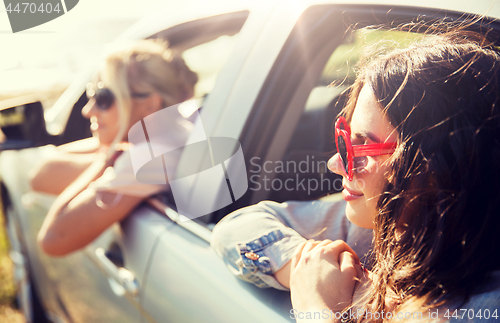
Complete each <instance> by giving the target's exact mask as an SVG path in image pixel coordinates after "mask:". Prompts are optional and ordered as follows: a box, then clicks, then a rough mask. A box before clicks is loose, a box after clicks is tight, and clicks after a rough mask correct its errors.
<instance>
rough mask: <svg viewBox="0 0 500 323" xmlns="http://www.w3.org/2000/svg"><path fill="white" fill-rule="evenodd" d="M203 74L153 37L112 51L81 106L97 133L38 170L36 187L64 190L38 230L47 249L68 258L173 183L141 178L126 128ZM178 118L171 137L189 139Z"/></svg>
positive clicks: (175, 98)
mask: <svg viewBox="0 0 500 323" xmlns="http://www.w3.org/2000/svg"><path fill="white" fill-rule="evenodd" d="M197 80H198V77H197V75H196V74H195V73H194V72H192V71H191V70H190V69H189V68H188V67H187V66H186V64H185V63H184V61H183V60H182V58H180V57H174V55H172V53H171V51H170V50H169V49H167V48H166V47H165V46H163V45H161V44H159V43H157V42H154V41H146V40H144V41H140V42H137V43H135V44H133V45H132V46H129V47H127V48H122V49H120V50H116V51H114V52H113V53H111V54H109V55H108V56H107V57H106V59H105V60H104V65H103V68H102V69H101V72H100V73H99V75H98V78H97V80H96V81H95V82H93V83H89V84H88V85H87V96H88V97H89V102H88V104H87V105H85V107H83V109H82V114H83V115H84V116H85V117H86V118H89V119H90V122H91V130H92V133H93V137H92V138H89V139H84V140H81V141H78V142H74V143H70V144H67V145H64V146H61V147H58V148H57V150H58V154H56V156H54V157H52V158H51V159H48V160H45V161H43V162H42V163H41V164H40V165H39V166H38V167H37V168H36V169H35V170H34V172H33V175H32V179H31V186H32V189H33V190H35V191H40V192H45V193H49V194H56V195H59V196H58V198H57V199H56V201H55V202H54V204H53V205H52V207H51V208H50V210H49V212H48V214H47V217H46V218H45V221H44V223H43V225H42V228H41V230H40V232H39V235H38V242H39V245H40V247H41V249H42V250H43V251H44V252H46V253H47V254H50V255H53V256H62V255H65V254H68V253H70V252H72V251H74V250H77V249H79V248H82V247H84V246H85V245H86V244H88V243H89V242H91V241H92V240H94V239H95V238H96V237H97V236H98V235H99V234H101V233H102V232H103V231H104V230H105V229H106V228H108V227H109V226H110V225H111V224H113V223H114V222H116V221H120V220H121V219H123V218H124V217H125V216H127V215H128V214H129V213H130V211H131V210H133V209H134V208H135V207H136V206H137V205H138V204H139V203H140V202H141V201H142V200H144V199H145V198H147V197H148V196H151V195H153V194H156V193H158V192H160V191H162V190H165V189H167V186H166V185H155V184H143V183H140V182H138V181H137V180H136V179H135V176H134V172H133V168H132V163H131V157H130V154H129V152H128V143H127V133H128V131H129V129H130V127H131V126H132V125H134V124H135V123H137V122H139V121H140V120H141V119H143V118H144V117H146V116H148V115H150V114H152V113H154V112H156V111H159V110H160V109H162V108H165V107H168V106H171V105H174V104H177V103H180V102H183V101H185V100H187V99H189V98H191V97H192V96H193V92H194V85H195V84H196V82H197ZM174 117H175V116H174ZM178 118H179V122H178V123H175V122H174V123H173V124H174V126H173V129H172V131H173V132H175V136H172V138H165V140H166V141H168V140H176V141H179V140H181V141H182V140H183V139H184V140H185V139H186V138H187V135H188V130H189V129H188V128H186V127H185V126H184V125H185V123H182V122H181V119H182V117H181V116H180V114H179V115H178ZM169 124H172V123H170V122H169ZM170 163H171V164H170V165H169V167H175V165H172V164H175V161H170ZM159 176H164V175H163V174H161V175H159Z"/></svg>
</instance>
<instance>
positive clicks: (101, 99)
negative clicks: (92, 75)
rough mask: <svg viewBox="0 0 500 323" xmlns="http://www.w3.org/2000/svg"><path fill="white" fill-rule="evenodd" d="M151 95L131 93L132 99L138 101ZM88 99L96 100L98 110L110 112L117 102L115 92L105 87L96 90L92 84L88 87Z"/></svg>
mask: <svg viewBox="0 0 500 323" xmlns="http://www.w3.org/2000/svg"><path fill="white" fill-rule="evenodd" d="M150 95H151V93H136V92H132V93H130V96H131V97H132V98H138V99H141V98H147V97H149V96H150ZM87 98H88V99H89V100H90V99H92V98H93V99H95V104H96V106H97V108H98V109H99V110H102V111H106V110H108V109H109V108H110V107H111V106H112V105H113V102H115V95H114V94H113V92H111V90H110V89H108V88H106V87H103V88H97V89H96V90H94V85H93V84H92V83H89V85H87Z"/></svg>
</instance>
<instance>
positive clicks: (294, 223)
mask: <svg viewBox="0 0 500 323" xmlns="http://www.w3.org/2000/svg"><path fill="white" fill-rule="evenodd" d="M345 206H346V203H345V202H344V200H343V199H342V196H340V195H331V196H329V197H328V201H326V200H325V201H321V200H317V201H312V202H311V201H307V202H297V201H290V202H285V203H276V202H271V201H263V202H260V203H259V204H256V205H253V206H249V207H246V208H243V209H240V210H237V211H235V212H233V213H231V214H229V215H228V216H226V217H225V218H224V219H222V220H221V221H220V222H219V223H218V224H217V225H216V226H215V228H214V230H213V234H212V247H213V248H214V249H215V250H216V252H217V253H218V254H219V256H221V257H222V258H223V259H224V261H225V262H226V264H227V266H228V268H229V269H230V270H231V272H232V273H233V274H235V275H236V276H237V277H239V278H240V279H243V280H245V281H248V282H250V283H252V284H255V285H257V286H258V287H261V288H266V287H274V288H277V289H281V290H287V289H286V288H285V287H283V286H282V285H281V284H280V283H278V281H277V280H276V279H275V278H274V276H273V275H274V273H275V272H276V271H278V270H279V269H281V268H282V267H283V266H284V265H286V264H287V263H288V261H290V259H291V257H292V255H293V252H294V250H295V248H296V247H297V246H298V245H299V244H300V243H301V242H302V241H305V240H306V239H315V240H324V239H330V240H338V239H341V240H344V241H346V242H347V244H348V245H349V246H351V248H352V249H353V250H354V251H355V252H356V253H357V254H358V256H359V257H360V258H361V261H362V262H363V261H364V260H366V259H367V258H366V257H363V256H364V255H365V254H367V253H368V252H369V250H370V247H371V242H372V234H373V233H372V230H369V229H363V228H360V227H358V226H356V225H354V224H352V223H351V222H350V221H349V220H348V219H347V218H346V216H345ZM292 228H293V229H292ZM365 265H369V264H366V261H365Z"/></svg>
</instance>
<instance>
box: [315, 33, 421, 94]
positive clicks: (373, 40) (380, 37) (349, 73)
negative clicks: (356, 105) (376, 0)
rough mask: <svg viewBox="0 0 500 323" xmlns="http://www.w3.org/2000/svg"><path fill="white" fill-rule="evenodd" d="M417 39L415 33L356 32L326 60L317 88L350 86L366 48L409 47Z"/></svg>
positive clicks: (417, 35)
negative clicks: (338, 84) (333, 84)
mask: <svg viewBox="0 0 500 323" xmlns="http://www.w3.org/2000/svg"><path fill="white" fill-rule="evenodd" d="M418 37H422V36H421V35H419V34H417V33H408V32H404V31H397V30H391V31H387V30H369V29H362V30H357V31H355V32H353V33H351V34H350V35H348V36H347V37H346V38H347V39H346V41H345V43H344V44H341V45H340V46H338V47H337V48H336V49H335V51H334V52H333V54H332V55H331V56H330V58H329V59H328V61H327V63H326V65H325V68H324V69H323V73H322V74H321V78H320V81H319V84H318V86H327V85H329V84H331V83H332V82H335V84H337V83H340V82H341V81H344V83H346V85H350V84H352V82H354V79H355V76H356V75H355V66H356V63H357V62H358V60H359V58H360V56H361V54H362V53H363V52H365V51H366V50H367V48H370V47H373V46H375V45H376V46H377V47H380V46H384V47H386V48H388V49H390V48H402V47H405V46H407V45H409V44H410V43H411V42H413V41H414V40H415V39H417V38H418Z"/></svg>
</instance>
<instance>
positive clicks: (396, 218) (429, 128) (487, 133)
mask: <svg viewBox="0 0 500 323" xmlns="http://www.w3.org/2000/svg"><path fill="white" fill-rule="evenodd" d="M499 69H500V54H499V51H498V47H495V46H494V44H492V43H490V42H489V41H488V40H487V39H486V38H485V37H483V36H481V35H479V34H476V33H472V32H467V31H464V30H455V31H451V32H447V33H442V34H436V35H428V36H426V37H425V39H424V40H423V41H420V42H418V43H415V44H413V45H411V46H409V47H407V48H405V49H400V50H393V51H391V52H389V53H386V54H383V55H379V56H377V57H375V58H373V59H372V60H371V61H370V62H365V64H364V66H363V67H361V69H360V71H359V74H358V77H357V79H356V81H355V83H354V85H353V86H352V87H351V89H350V94H349V101H348V103H347V105H346V107H345V108H344V110H343V112H342V117H340V118H339V119H338V121H337V122H336V125H335V132H336V133H335V136H336V143H337V149H338V153H337V154H336V155H335V156H333V157H332V158H331V159H330V161H329V163H328V165H329V168H330V170H332V171H334V172H336V173H338V174H341V175H342V176H343V186H344V191H343V192H342V193H343V197H344V200H345V201H347V205H346V209H345V214H346V216H347V218H348V219H349V220H350V221H351V222H352V223H353V224H354V225H356V226H359V227H362V228H367V229H372V230H373V250H372V252H371V254H370V256H369V258H370V260H371V261H372V270H371V271H366V270H365V271H363V270H362V267H361V266H359V257H358V255H357V254H356V251H355V250H353V249H351V247H349V245H348V244H346V243H345V242H343V241H334V242H332V241H331V240H323V241H316V240H309V241H303V242H302V243H300V240H298V239H297V238H296V237H297V236H298V235H299V234H300V232H301V231H304V227H305V226H307V224H306V223H305V222H304V221H302V222H300V221H299V222H297V221H294V220H290V219H291V218H293V216H290V215H289V216H290V218H289V219H287V220H286V221H283V220H282V219H280V216H278V217H276V218H277V219H278V220H281V222H283V223H285V224H292V228H293V224H294V223H295V224H297V223H298V224H299V227H300V228H299V230H297V232H294V233H292V234H290V238H289V240H293V239H295V240H296V241H298V242H299V243H300V244H299V243H294V244H291V243H283V245H282V246H280V247H279V250H274V251H273V252H272V253H267V254H266V253H262V254H259V253H258V252H253V251H252V252H253V254H252V253H251V252H250V251H248V250H244V251H246V252H241V249H242V248H241V246H243V244H241V243H240V244H239V245H238V247H240V258H241V259H236V260H234V259H235V258H234V253H231V251H230V249H231V248H234V247H230V246H231V244H233V245H234V242H233V241H229V240H228V239H226V238H224V237H223V235H224V234H226V233H227V231H226V228H231V230H233V231H234V229H235V225H234V223H233V222H238V224H239V225H241V224H243V222H244V221H245V219H244V218H243V217H239V216H238V214H236V215H234V214H233V215H230V216H229V217H228V219H227V220H224V221H223V222H221V224H220V227H216V228H215V229H214V242H213V245H214V247H215V248H216V249H217V250H218V251H219V253H221V254H222V255H223V256H225V258H226V260H229V261H230V262H234V264H235V267H238V265H239V264H241V263H243V264H245V263H248V262H249V261H248V259H244V258H249V257H248V256H252V257H253V258H256V260H255V261H254V262H259V260H257V258H260V257H261V255H265V257H263V258H266V259H265V260H269V262H270V263H271V264H273V263H275V262H276V261H275V259H277V258H280V257H279V256H276V254H277V253H278V252H279V251H280V250H283V249H290V250H293V251H294V253H293V256H292V255H291V252H288V253H287V254H286V256H282V257H281V258H285V259H280V264H279V267H278V266H271V267H272V268H273V270H272V271H268V276H271V275H272V276H273V278H274V279H275V280H276V281H277V282H278V283H280V284H281V285H283V286H285V287H288V285H289V286H290V289H291V298H292V304H293V307H294V309H295V310H296V311H297V312H307V311H320V312H321V311H322V310H325V309H326V310H332V311H333V312H338V313H340V312H342V311H344V312H343V313H344V314H346V313H347V312H345V311H346V310H347V309H350V310H352V311H354V312H355V314H356V315H350V316H349V315H344V316H343V320H346V319H348V320H353V321H370V322H371V321H379V322H381V321H386V320H391V319H392V320H398V319H399V320H402V318H401V317H399V316H397V314H398V313H403V314H404V313H422V315H421V317H414V316H412V317H411V319H415V320H429V321H430V320H432V319H436V318H438V317H439V318H440V319H451V318H452V315H453V311H454V310H455V309H457V308H462V309H473V311H475V312H474V315H475V316H474V315H473V316H474V319H476V320H479V318H478V317H477V314H478V313H479V312H478V311H479V310H480V309H482V311H483V312H485V310H486V309H488V313H490V315H491V314H493V313H497V312H496V310H497V308H498V307H499V305H500V304H499V299H500V289H499V288H500V217H499V215H500V111H499V110H500V79H499V77H500V75H499ZM237 212H238V211H237ZM237 212H236V213H237ZM259 212H260V211H258V212H257V213H259ZM269 213H271V212H269ZM243 214H244V215H247V219H250V218H251V216H249V215H251V214H255V213H253V212H252V211H251V208H249V209H247V210H246V211H245V212H244V213H243ZM239 215H241V212H239ZM311 217H313V215H312V214H311ZM267 218H270V216H269V214H268V216H267ZM252 220H253V221H255V217H254V218H253V219H252ZM249 221H250V220H249ZM275 222H276V221H275ZM242 230H245V229H244V228H241V229H240V231H242ZM290 230H291V229H290ZM346 232H347V231H346V230H344V234H345V233H346ZM347 233H348V232H347ZM231 234H232V236H231V238H229V239H233V237H236V236H237V235H238V232H236V233H231ZM275 235H276V234H275ZM256 237H257V238H258V237H259V232H254V237H253V239H256ZM347 237H349V235H348V234H347ZM328 238H330V239H338V236H332V237H328ZM276 241H277V240H276ZM285 244H286V245H287V246H286V247H285V246H284V245H285ZM247 246H248V244H247ZM243 249H244V248H243ZM259 252H261V250H259ZM230 254H232V255H233V258H232V259H231V258H228V255H230ZM254 254H255V255H254ZM281 255H282V254H281ZM360 255H361V254H360ZM273 257H274V258H275V259H269V258H273ZM240 267H241V266H240ZM255 268H256V269H254V270H253V272H254V274H247V276H257V275H256V274H255V272H257V271H258V269H259V267H258V266H256V267H255ZM247 271H248V270H247ZM260 276H263V275H262V274H260ZM247 280H251V278H248V277H247ZM358 280H361V282H362V284H359V283H357V281H358ZM268 285H269V286H272V284H268ZM355 287H356V288H355ZM353 295H354V296H353ZM352 311H351V313H352ZM333 312H332V313H333ZM321 313H322V312H321ZM363 313H364V314H363ZM383 313H385V314H386V315H383ZM388 313H390V315H388ZM431 313H432V315H431ZM455 314H456V313H455ZM468 314H470V313H468ZM497 314H498V313H497ZM479 315H482V313H479ZM340 317H341V316H335V315H333V316H328V317H327V318H325V317H324V316H320V318H323V319H324V320H325V321H336V320H339V319H340ZM455 317H457V316H455ZM458 317H461V314H460V315H458ZM490 318H495V317H494V316H491V317H490ZM496 318H498V315H496ZM404 319H405V321H408V320H410V319H409V318H408V317H404Z"/></svg>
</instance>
